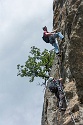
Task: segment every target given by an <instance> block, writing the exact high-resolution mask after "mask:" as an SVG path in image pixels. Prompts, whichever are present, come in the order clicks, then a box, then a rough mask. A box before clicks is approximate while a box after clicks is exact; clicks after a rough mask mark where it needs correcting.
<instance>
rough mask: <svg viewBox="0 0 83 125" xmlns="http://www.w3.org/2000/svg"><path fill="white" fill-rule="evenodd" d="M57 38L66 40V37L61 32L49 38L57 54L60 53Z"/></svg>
mask: <svg viewBox="0 0 83 125" xmlns="http://www.w3.org/2000/svg"><path fill="white" fill-rule="evenodd" d="M56 38H60V39H61V40H62V39H63V38H64V36H63V35H62V34H61V32H58V33H55V34H53V35H51V36H49V41H50V43H51V44H52V45H53V46H54V48H55V52H56V54H57V53H59V44H58V41H57V39H56Z"/></svg>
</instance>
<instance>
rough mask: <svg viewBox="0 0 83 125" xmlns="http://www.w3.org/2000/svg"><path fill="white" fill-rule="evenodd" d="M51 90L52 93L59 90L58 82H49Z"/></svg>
mask: <svg viewBox="0 0 83 125" xmlns="http://www.w3.org/2000/svg"><path fill="white" fill-rule="evenodd" d="M49 90H50V91H51V92H52V93H57V92H58V87H57V84H56V83H55V82H52V83H50V84H49Z"/></svg>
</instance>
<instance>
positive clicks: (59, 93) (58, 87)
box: [48, 77, 66, 111]
mask: <svg viewBox="0 0 83 125" xmlns="http://www.w3.org/2000/svg"><path fill="white" fill-rule="evenodd" d="M48 88H49V90H50V91H51V92H52V93H54V94H55V96H56V97H57V103H58V104H57V106H58V107H59V110H60V111H65V110H66V100H65V95H64V92H63V85H62V78H60V79H58V80H55V79H54V78H53V77H50V78H49V79H48Z"/></svg>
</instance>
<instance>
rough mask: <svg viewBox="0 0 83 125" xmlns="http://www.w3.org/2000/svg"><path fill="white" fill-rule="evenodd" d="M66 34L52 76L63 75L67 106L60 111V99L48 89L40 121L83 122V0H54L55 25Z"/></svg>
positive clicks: (47, 124) (56, 124) (60, 124)
mask: <svg viewBox="0 0 83 125" xmlns="http://www.w3.org/2000/svg"><path fill="white" fill-rule="evenodd" d="M56 28H60V31H61V32H62V34H63V35H64V36H65V41H64V43H61V41H59V45H60V50H61V54H62V57H61V58H60V61H61V64H60V65H58V64H57V57H55V60H54V64H53V66H52V70H51V73H50V76H53V77H55V78H60V77H62V78H63V79H64V81H63V84H64V92H65V94H66V99H67V109H66V111H65V112H64V113H62V112H59V111H58V109H57V106H56V102H57V99H56V97H55V96H54V94H52V93H51V92H50V91H49V90H48V85H47V87H46V90H45V95H44V104H43V111H42V120H41V125H83V0H54V1H53V29H56Z"/></svg>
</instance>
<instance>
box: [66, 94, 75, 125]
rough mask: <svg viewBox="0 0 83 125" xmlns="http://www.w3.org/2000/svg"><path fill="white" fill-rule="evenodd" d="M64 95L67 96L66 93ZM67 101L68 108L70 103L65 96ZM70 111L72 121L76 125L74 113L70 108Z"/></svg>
mask: <svg viewBox="0 0 83 125" xmlns="http://www.w3.org/2000/svg"><path fill="white" fill-rule="evenodd" d="M64 95H65V92H64ZM65 100H66V104H67V106H68V101H67V98H66V95H65ZM68 109H69V114H70V115H71V119H72V121H73V123H74V125H76V122H75V119H74V115H73V113H72V111H71V109H70V107H69V108H68Z"/></svg>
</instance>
